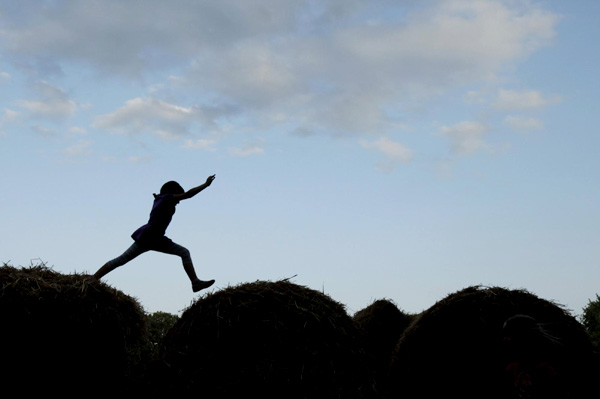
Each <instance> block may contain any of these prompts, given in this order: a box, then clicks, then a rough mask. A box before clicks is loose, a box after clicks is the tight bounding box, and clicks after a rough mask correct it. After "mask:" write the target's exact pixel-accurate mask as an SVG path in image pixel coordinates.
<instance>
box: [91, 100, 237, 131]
mask: <svg viewBox="0 0 600 399" xmlns="http://www.w3.org/2000/svg"><path fill="white" fill-rule="evenodd" d="M231 112H235V111H234V110H233V111H232V110H231V109H230V108H228V107H227V106H223V107H200V106H190V107H182V106H179V105H175V104H171V103H168V102H166V101H163V100H160V99H157V98H153V97H145V98H141V97H138V98H134V99H131V100H128V101H126V102H125V104H124V105H123V106H122V107H121V108H119V109H117V110H116V111H114V112H111V113H108V114H104V115H99V116H97V117H96V118H95V120H94V122H93V124H92V125H93V127H95V128H98V129H106V130H108V131H111V132H114V133H124V134H132V135H135V134H145V133H150V134H154V135H156V136H158V137H161V138H165V139H176V138H180V137H183V136H187V135H189V134H190V129H191V128H192V127H193V126H194V124H200V125H201V127H202V128H203V129H204V130H206V131H208V132H210V133H218V132H219V131H220V127H219V126H218V122H217V120H218V118H219V117H220V116H221V115H226V114H228V113H231Z"/></svg>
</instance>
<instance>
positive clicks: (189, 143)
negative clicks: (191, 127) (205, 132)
mask: <svg viewBox="0 0 600 399" xmlns="http://www.w3.org/2000/svg"><path fill="white" fill-rule="evenodd" d="M216 143H217V141H216V140H210V139H196V140H186V141H185V143H184V144H183V148H185V149H187V150H205V151H215V148H214V145H215V144H216Z"/></svg>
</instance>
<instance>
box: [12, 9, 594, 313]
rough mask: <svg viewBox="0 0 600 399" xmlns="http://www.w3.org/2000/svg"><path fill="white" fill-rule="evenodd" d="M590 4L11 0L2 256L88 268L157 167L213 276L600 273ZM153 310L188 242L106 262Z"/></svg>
mask: <svg viewBox="0 0 600 399" xmlns="http://www.w3.org/2000/svg"><path fill="white" fill-rule="evenodd" d="M599 15H600V3H598V2H596V1H592V0H590V1H584V0H581V1H570V2H566V1H519V0H515V1H513V0H507V1H492V0H489V1H488V0H474V1H466V0H445V1H427V2H418V1H408V0H407V1H385V0H376V1H362V0H351V1H348V0H325V1H323V0H321V1H310V0H306V1H275V0H257V1H252V2H248V1H245V0H223V1H219V2H213V1H171V2H163V1H158V0H148V1H145V2H133V1H131V2H123V1H116V0H115V1H113V0H106V1H83V0H70V1H60V0H54V1H28V0H24V1H19V2H13V1H8V0H6V1H4V0H3V1H0V167H1V168H2V171H3V172H2V178H1V182H2V186H3V188H4V190H3V195H2V196H0V208H1V209H2V213H1V215H2V216H1V224H2V229H1V233H0V261H1V262H8V263H9V264H12V265H14V266H28V265H29V264H31V263H37V262H38V261H39V260H41V261H43V262H46V263H47V264H48V266H52V267H53V268H54V269H55V270H57V271H60V272H65V273H70V272H79V273H81V272H88V273H93V272H95V271H96V270H97V269H98V268H99V267H100V266H101V265H102V264H104V262H106V261H107V260H109V259H112V258H113V257H116V256H117V255H119V254H120V253H121V252H122V251H124V250H125V249H126V248H127V247H128V246H129V245H130V244H131V242H132V241H131V239H130V237H129V236H130V234H131V233H132V232H133V231H134V230H135V229H137V228H138V227H139V226H140V225H142V224H144V223H145V222H146V221H147V218H148V214H149V212H150V208H151V205H152V199H153V198H152V193H154V192H158V190H159V189H160V186H161V185H162V184H163V183H164V182H166V181H168V180H177V181H178V182H180V183H181V185H182V186H184V188H186V189H187V188H192V187H194V186H196V185H199V184H202V183H203V182H204V181H205V179H206V177H207V176H209V175H210V174H213V173H214V174H216V175H217V179H216V180H215V182H214V183H213V185H212V186H211V187H210V188H208V189H207V190H206V191H204V192H202V193H201V194H199V195H198V196H197V197H194V198H193V199H191V200H189V201H184V202H182V203H181V204H179V205H178V208H177V213H176V214H175V217H174V219H173V222H172V224H171V226H170V227H169V230H168V231H167V235H168V236H169V237H171V238H172V239H173V240H174V241H176V242H178V243H180V244H182V245H184V246H186V247H187V248H188V249H190V251H191V253H192V257H193V259H194V263H195V265H196V269H197V271H198V274H199V275H200V278H203V279H211V278H214V279H216V281H217V282H216V284H215V289H219V288H224V287H227V286H229V285H236V284H239V283H243V282H249V281H255V280H278V279H282V278H288V277H292V276H295V277H294V278H293V279H292V281H294V282H296V283H298V284H301V285H305V286H308V287H310V288H313V289H316V290H320V291H324V292H325V293H327V294H328V295H330V296H331V297H332V298H333V299H335V300H337V301H339V302H341V303H343V304H345V305H346V306H347V308H348V311H349V313H351V314H352V313H353V312H355V311H358V310H360V309H362V308H364V307H366V306H368V305H369V304H370V303H371V302H372V301H374V300H376V299H380V298H388V299H391V300H393V301H394V302H395V303H396V304H397V305H398V306H399V307H400V308H402V309H403V310H405V311H407V312H414V313H416V312H420V311H421V310H424V309H427V308H428V307H429V306H431V305H433V304H434V303H435V301H437V300H439V299H442V298H443V297H445V296H446V295H447V294H449V293H451V292H454V291H457V290H460V289H462V288H464V287H467V286H470V285H475V284H482V285H493V286H502V287H507V288H515V289H516V288H524V289H527V290H529V291H531V292H532V293H534V294H536V295H538V296H540V297H542V298H545V299H550V300H554V301H556V302H558V303H561V304H563V305H565V306H566V307H568V308H569V309H571V310H572V311H573V312H574V313H575V314H579V313H581V310H582V308H583V307H584V306H585V305H586V304H587V303H588V301H589V300H590V299H594V298H595V295H596V293H600V267H599V266H600V264H599V263H600V262H599V260H600V256H599V253H598V242H599V238H600V227H599V226H600V212H599V211H598V203H599V200H600V198H599V197H600V190H599V184H598V176H599V171H600V170H599V169H600V160H599V157H598V147H599V144H600V138H599V136H598V133H597V126H598V121H599V120H598V119H599V117H598V115H599V114H600V112H598V111H600V110H599V101H598V97H599V96H598V93H599V92H600V87H599V86H600V84H599V79H598V74H597V69H598V65H599V55H598V54H599V52H598V51H597V48H596V47H597V43H598V42H600V27H599V25H598V23H597V21H598V16H599ZM105 281H106V282H107V283H108V284H110V285H112V286H114V287H115V288H118V289H120V290H122V291H123V292H125V293H127V294H129V295H131V296H134V297H135V298H137V299H138V300H139V301H140V303H141V304H142V305H143V306H144V308H145V309H146V310H147V311H149V312H154V311H158V310H161V311H167V312H171V313H178V312H180V311H181V310H182V309H184V308H185V307H187V306H188V305H189V304H190V303H191V302H192V301H193V300H194V298H196V297H197V295H194V294H193V293H192V291H191V287H190V284H189V281H188V280H187V277H186V275H185V273H184V271H183V268H182V267H181V265H180V262H179V260H178V259H177V258H175V257H172V256H168V255H164V254H159V253H147V254H144V255H142V256H140V257H139V258H137V259H135V260H134V261H132V262H131V263H129V264H127V265H126V266H124V267H122V268H119V269H117V270H115V271H114V272H112V273H111V274H109V275H108V276H106V278H105Z"/></svg>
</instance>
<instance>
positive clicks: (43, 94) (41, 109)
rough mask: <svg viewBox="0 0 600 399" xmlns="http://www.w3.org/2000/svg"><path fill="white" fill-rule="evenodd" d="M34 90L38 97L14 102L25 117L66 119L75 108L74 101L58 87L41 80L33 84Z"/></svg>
mask: <svg viewBox="0 0 600 399" xmlns="http://www.w3.org/2000/svg"><path fill="white" fill-rule="evenodd" d="M34 91H35V93H36V94H37V97H38V98H36V99H34V100H17V101H16V102H15V105H16V106H18V107H19V108H21V109H22V110H23V112H24V113H25V115H26V117H27V118H34V119H36V118H46V119H66V118H68V117H70V116H72V115H73V114H74V113H75V111H76V109H77V104H76V103H75V101H73V100H71V99H69V97H68V94H67V93H66V92H65V91H64V90H63V89H61V88H60V87H57V86H54V85H52V84H49V83H47V82H43V81H41V82H38V83H36V84H35V86H34Z"/></svg>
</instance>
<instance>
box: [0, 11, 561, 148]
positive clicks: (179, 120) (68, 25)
mask: <svg viewBox="0 0 600 399" xmlns="http://www.w3.org/2000/svg"><path fill="white" fill-rule="evenodd" d="M25 4H27V5H28V6H29V12H26V11H25V12H21V13H15V14H12V13H11V10H12V9H9V10H8V11H7V14H6V16H5V17H4V25H3V30H2V31H1V32H0V41H2V43H3V46H4V49H5V51H6V52H7V54H8V59H9V60H10V59H12V60H14V61H15V65H16V66H18V65H22V64H23V63H19V61H20V60H23V59H26V60H31V59H36V60H46V61H47V62H46V64H53V65H54V66H55V67H56V66H59V67H60V66H62V65H67V64H69V63H74V62H75V63H80V64H84V65H86V66H90V67H91V68H92V69H93V70H95V71H98V72H100V73H107V74H109V75H110V74H116V75H120V76H125V77H131V76H136V77H143V76H144V74H145V73H147V72H148V73H153V72H156V71H159V70H163V69H164V70H166V69H167V68H169V67H175V68H177V72H178V74H179V75H180V77H179V78H177V79H176V80H177V81H178V83H177V84H178V85H179V86H178V87H181V84H183V85H185V87H187V88H188V89H193V90H195V92H197V93H202V94H201V96H202V98H203V100H202V101H203V102H200V103H203V104H209V103H211V104H217V105H219V104H234V105H236V106H237V107H238V110H241V112H243V115H242V117H244V118H245V119H246V120H250V121H252V122H253V123H255V126H254V128H255V129H263V128H269V127H270V126H269V125H271V126H272V125H275V124H282V125H285V126H286V127H289V131H290V132H292V131H304V132H308V131H310V132H314V133H319V134H321V133H322V132H326V133H328V134H333V135H349V134H371V135H381V134H386V133H393V131H394V130H395V129H397V125H398V123H400V122H401V121H399V120H397V119H396V118H395V117H394V113H390V112H388V111H389V109H401V110H402V108H403V107H407V104H408V106H412V104H414V103H415V101H421V102H422V101H427V100H428V99H429V98H430V97H431V96H438V95H441V94H444V93H446V92H448V91H451V90H456V89H457V87H458V88H460V87H463V85H464V86H465V87H466V85H469V86H470V87H472V86H473V85H477V84H480V83H485V82H490V81H494V80H495V79H496V78H497V76H498V75H499V74H502V73H505V71H509V70H510V68H509V67H510V66H512V65H513V64H514V63H515V62H516V61H518V60H521V59H522V58H523V57H525V56H527V55H528V54H530V53H531V52H532V51H535V50H536V49H538V48H539V47H540V46H543V45H546V44H547V43H549V41H550V40H551V39H552V37H553V36H554V34H555V26H556V24H557V22H558V20H559V17H558V16H557V15H555V14H552V13H550V12H548V11H546V10H545V9H543V8H542V7H541V6H539V5H536V4H534V3H531V2H529V1H511V0H506V1H503V0H444V1H430V2H400V1H385V0H379V1H373V2H371V1H364V0H352V1H351V0H322V1H320V2H313V1H308V2H299V1H292V0H288V1H281V0H261V1H257V2H247V1H245V0H222V1H219V2H209V1H196V2H178V3H177V6H173V5H172V4H171V3H169V2H164V1H161V0H148V1H145V2H122V1H118V0H106V1H102V2H96V3H94V7H90V6H89V2H87V1H84V0H73V1H69V2H49V3H46V4H45V7H39V6H37V5H36V3H35V2H31V3H25ZM21 9H23V8H21ZM117 11H118V12H117ZM157 16H160V17H159V18H158V20H159V23H157ZM90 43H94V45H93V46H90ZM40 62H41V61H40ZM40 62H38V64H33V65H34V67H35V65H38V66H39V68H40V69H43V68H44V67H46V68H49V66H48V65H40ZM26 64H28V65H30V66H31V65H32V63H31V62H29V63H26ZM50 66H52V65H50ZM168 72H171V71H170V70H168ZM168 83H169V84H171V85H173V84H175V79H169V80H168ZM160 87H161V86H160V85H159V86H155V87H154V90H156V89H158V88H160ZM161 90H162V88H161ZM159 91H160V90H159ZM152 93H156V92H155V91H153V92H152ZM131 101H138V102H141V104H140V103H138V104H133V103H128V104H126V105H125V106H124V107H122V108H121V109H120V110H118V111H116V112H114V113H111V114H107V115H104V116H102V117H101V118H100V119H99V120H98V122H97V123H98V124H99V125H103V126H105V127H106V128H107V129H111V130H118V131H129V132H131V131H133V130H136V129H143V130H148V131H152V132H153V133H155V134H159V135H163V136H164V135H166V136H167V137H173V136H177V135H181V134H185V133H186V132H187V131H188V130H189V128H190V123H191V122H190V120H193V119H194V118H195V117H196V116H197V115H196V114H195V113H194V110H192V109H190V108H184V109H183V110H182V109H176V108H173V107H176V106H175V105H173V102H174V101H173V100H169V101H168V104H166V103H165V104H157V103H156V102H157V101H159V100H153V101H154V102H153V101H150V100H148V99H136V100H131ZM41 105H42V104H36V103H30V104H28V106H29V107H30V108H32V109H38V111H40V112H43V109H40V108H42V107H41ZM136 107H137V110H136ZM151 109H154V110H156V111H158V112H159V114H158V115H157V116H154V117H150V114H149V113H146V112H149V111H150V110H151ZM185 110H188V111H191V114H192V115H189V114H186V111H185ZM142 114H144V116H142ZM167 114H169V115H167ZM186 115H189V116H186ZM148 117H150V119H151V120H153V121H154V122H153V123H156V124H158V125H159V126H158V127H154V126H153V123H149V122H148ZM187 118H189V119H187ZM212 121H213V122H214V118H213V119H212ZM210 122H211V118H210V117H206V119H202V120H201V121H200V123H201V124H202V125H203V126H206V124H209V123H210Z"/></svg>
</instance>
